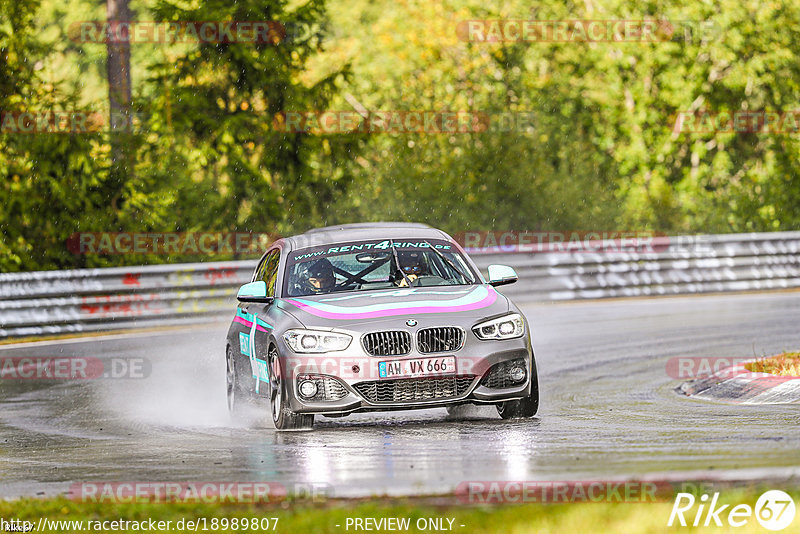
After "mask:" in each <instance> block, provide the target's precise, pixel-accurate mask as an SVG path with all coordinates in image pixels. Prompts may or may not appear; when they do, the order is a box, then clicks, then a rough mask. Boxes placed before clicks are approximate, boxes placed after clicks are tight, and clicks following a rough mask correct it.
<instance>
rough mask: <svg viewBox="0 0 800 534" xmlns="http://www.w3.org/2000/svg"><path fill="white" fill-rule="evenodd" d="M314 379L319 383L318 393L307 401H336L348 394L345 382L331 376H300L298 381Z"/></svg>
mask: <svg viewBox="0 0 800 534" xmlns="http://www.w3.org/2000/svg"><path fill="white" fill-rule="evenodd" d="M305 380H313V381H314V383H315V384H317V394H316V395H314V396H313V397H311V398H310V399H307V398H305V397H300V398H301V399H303V400H306V401H336V400H339V399H343V398H345V397H346V396H347V389H345V387H344V384H342V383H341V382H340V381H339V380H337V379H335V378H333V377H331V376H300V377H298V379H297V381H298V382H300V381H305Z"/></svg>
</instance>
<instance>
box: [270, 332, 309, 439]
mask: <svg viewBox="0 0 800 534" xmlns="http://www.w3.org/2000/svg"><path fill="white" fill-rule="evenodd" d="M285 378H286V377H285V376H284V375H283V372H282V369H281V361H280V358H278V351H277V349H276V348H275V347H271V348H270V351H269V403H270V411H271V412H272V422H273V423H275V428H276V429H278V430H309V429H311V428H312V427H313V426H314V415H313V414H310V415H309V414H298V413H294V412H293V411H291V410H290V409H289V407H288V403H287V401H286V388H287V387H289V386H290V384H289V381H288V380H287V379H285Z"/></svg>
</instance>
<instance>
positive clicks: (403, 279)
mask: <svg viewBox="0 0 800 534" xmlns="http://www.w3.org/2000/svg"><path fill="white" fill-rule="evenodd" d="M477 280H478V277H477V276H476V274H475V273H474V272H473V271H472V269H471V268H470V267H469V265H468V264H467V262H466V261H465V260H464V257H463V256H462V255H461V253H460V252H459V251H458V250H457V249H456V248H455V247H454V246H453V244H452V243H450V242H448V241H443V240H424V239H407V240H406V239H394V240H374V241H359V242H350V243H338V244H331V245H325V246H321V247H312V248H306V249H300V250H296V251H293V252H291V253H290V256H289V258H288V260H287V264H286V276H285V279H284V294H285V295H287V296H290V297H300V296H307V295H319V294H327V293H334V292H340V291H370V290H375V289H391V288H398V287H425V286H452V285H465V284H474V283H476V281H477Z"/></svg>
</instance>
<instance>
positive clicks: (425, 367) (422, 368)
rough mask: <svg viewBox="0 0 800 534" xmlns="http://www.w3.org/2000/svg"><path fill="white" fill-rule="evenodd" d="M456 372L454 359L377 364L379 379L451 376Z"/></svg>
mask: <svg viewBox="0 0 800 534" xmlns="http://www.w3.org/2000/svg"><path fill="white" fill-rule="evenodd" d="M455 372H456V357H455V356H443V357H441V358H420V359H417V360H392V361H388V362H379V363H378V374H379V376H380V377H381V378H404V377H406V378H411V377H417V376H439V375H452V374H455Z"/></svg>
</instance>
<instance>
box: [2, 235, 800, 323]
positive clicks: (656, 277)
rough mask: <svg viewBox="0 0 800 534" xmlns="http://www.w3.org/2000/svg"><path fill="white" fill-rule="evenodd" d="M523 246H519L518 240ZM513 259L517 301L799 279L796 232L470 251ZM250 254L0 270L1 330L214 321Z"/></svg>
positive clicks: (757, 285)
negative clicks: (634, 246)
mask: <svg viewBox="0 0 800 534" xmlns="http://www.w3.org/2000/svg"><path fill="white" fill-rule="evenodd" d="M523 249H524V247H523ZM470 253H471V255H472V257H473V259H474V260H475V261H476V263H477V264H478V266H479V267H480V268H481V269H484V270H485V269H486V267H487V266H488V265H490V264H492V263H499V264H505V265H510V266H512V267H514V269H515V270H516V271H517V273H518V274H519V277H520V281H519V282H517V283H516V284H513V285H509V286H504V287H502V288H501V289H502V291H503V293H505V294H507V295H508V296H510V297H512V298H515V299H518V300H520V301H525V300H527V301H548V300H571V299H593V298H608V297H636V296H650V295H677V294H690V293H717V292H727V291H752V290H774V289H791V288H797V287H800V232H781V233H762V234H730V235H716V236H685V237H672V238H666V237H657V238H654V242H653V248H652V250H649V251H645V252H616V251H605V252H587V251H563V252H546V253H540V252H537V253H531V252H525V251H524V250H520V249H518V248H512V249H496V250H486V249H483V250H475V251H471V252H470ZM255 265H256V262H255V261H241V262H213V263H194V264H180V265H154V266H145V267H119V268H111V269H81V270H72V271H39V272H30V273H4V274H0V338H5V337H17V336H36V335H44V334H58V333H63V332H80V331H100V330H112V329H113V330H116V329H124V328H131V327H149V326H160V325H177V324H183V323H193V322H200V321H208V320H216V319H219V318H221V317H224V316H225V315H230V314H232V313H233V306H234V302H235V300H234V295H235V293H236V288H237V287H238V286H239V285H241V284H243V283H246V282H247V281H249V280H250V276H251V274H252V271H253V269H254V268H255Z"/></svg>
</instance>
